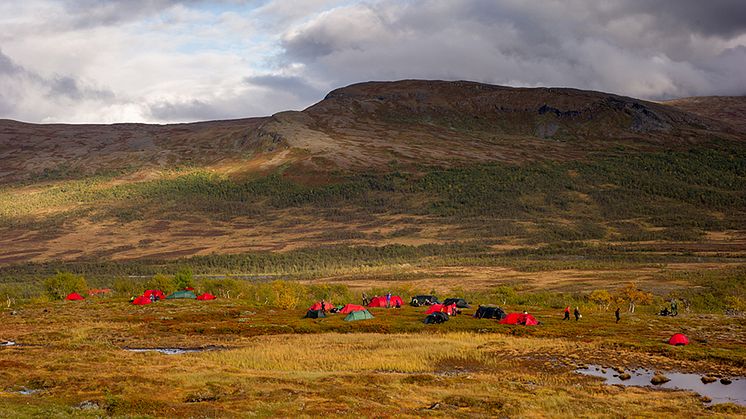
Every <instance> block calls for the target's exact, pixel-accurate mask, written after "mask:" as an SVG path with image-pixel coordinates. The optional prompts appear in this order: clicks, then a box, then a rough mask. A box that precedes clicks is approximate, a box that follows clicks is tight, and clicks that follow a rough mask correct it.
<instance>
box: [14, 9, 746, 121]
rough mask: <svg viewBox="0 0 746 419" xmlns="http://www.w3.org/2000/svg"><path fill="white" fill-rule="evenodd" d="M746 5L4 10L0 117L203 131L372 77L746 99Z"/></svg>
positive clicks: (647, 95) (300, 102)
mask: <svg viewBox="0 0 746 419" xmlns="http://www.w3.org/2000/svg"><path fill="white" fill-rule="evenodd" d="M743 68H746V3H745V2H743V1H741V0H711V1H708V2H702V1H700V0H658V1H655V2H650V1H645V0H562V1H560V0H544V1H541V2H526V1H522V0H494V1H487V0H462V1H458V2H454V1H450V0H410V1H394V0H371V1H366V2H361V1H351V0H348V1H343V0H308V1H303V2H287V1H281V0H274V1H258V0H257V1H250V0H222V1H208V0H192V1H174V0H127V1H125V0H118V1H111V0H109V1H104V0H26V1H24V2H3V3H0V117H2V118H14V119H21V120H26V121H34V122H51V121H66V122H121V121H151V122H169V121H189V120H201V119H218V118H238V117H246V116H256V115H265V114H270V113H273V112H276V111H280V110H284V109H300V108H303V107H305V106H307V105H310V104H311V103H313V102H314V101H316V100H319V99H320V98H321V97H323V95H324V93H325V92H326V91H328V90H330V89H333V88H336V87H339V86H342V85H346V84H350V83H355V82H360V81H367V80H395V79H402V78H437V79H469V80H476V81H482V82H488V83H497V84H509V85H521V86H539V85H544V86H570V87H577V88H587V89H595V90H604V91H610V92H614V93H620V94H626V95H631V96H638V97H644V98H651V99H659V98H667V97H676V96H688V95H708V94H730V95H741V94H746V72H744V71H743Z"/></svg>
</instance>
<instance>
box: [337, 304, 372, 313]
mask: <svg viewBox="0 0 746 419" xmlns="http://www.w3.org/2000/svg"><path fill="white" fill-rule="evenodd" d="M354 311H368V310H366V309H365V307H363V306H359V305H357V304H347V305H345V306H344V307H342V309H341V310H339V312H340V313H342V314H350V313H352V312H354Z"/></svg>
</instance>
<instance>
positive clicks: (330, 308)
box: [306, 298, 393, 322]
mask: <svg viewBox="0 0 746 419" xmlns="http://www.w3.org/2000/svg"><path fill="white" fill-rule="evenodd" d="M392 299H393V298H392ZM371 303H372V302H371ZM368 306H369V307H380V306H378V305H376V306H371V305H370V304H369V305H368ZM383 307H386V304H385V299H384V305H383ZM326 313H331V314H346V316H345V318H344V321H346V322H352V321H357V320H367V319H372V318H373V315H372V314H370V311H368V309H367V308H365V307H363V306H359V305H357V304H345V305H339V306H335V305H334V304H332V303H329V302H323V303H322V302H317V303H314V304H313V305H312V306H311V307H309V308H308V311H306V318H307V319H320V318H324V317H326Z"/></svg>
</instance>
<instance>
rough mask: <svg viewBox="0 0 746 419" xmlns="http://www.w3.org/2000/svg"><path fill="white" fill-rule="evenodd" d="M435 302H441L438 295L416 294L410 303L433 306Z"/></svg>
mask: <svg viewBox="0 0 746 419" xmlns="http://www.w3.org/2000/svg"><path fill="white" fill-rule="evenodd" d="M433 304H439V301H438V297H436V296H434V295H415V296H414V297H412V300H411V301H410V302H409V305H412V306H415V307H421V306H431V305H433Z"/></svg>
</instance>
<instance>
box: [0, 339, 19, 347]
mask: <svg viewBox="0 0 746 419" xmlns="http://www.w3.org/2000/svg"><path fill="white" fill-rule="evenodd" d="M15 345H16V343H15V342H13V341H12V340H9V341H7V342H0V346H15Z"/></svg>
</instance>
